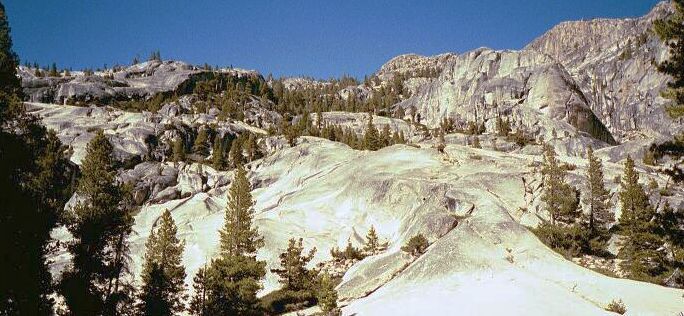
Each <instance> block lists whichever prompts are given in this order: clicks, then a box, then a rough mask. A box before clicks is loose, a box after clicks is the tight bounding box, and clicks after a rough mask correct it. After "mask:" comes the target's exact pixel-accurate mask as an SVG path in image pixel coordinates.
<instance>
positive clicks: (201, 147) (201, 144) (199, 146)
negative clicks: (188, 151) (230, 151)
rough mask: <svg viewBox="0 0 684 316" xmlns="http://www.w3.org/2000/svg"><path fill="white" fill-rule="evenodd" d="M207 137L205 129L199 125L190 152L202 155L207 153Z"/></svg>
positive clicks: (204, 155)
mask: <svg viewBox="0 0 684 316" xmlns="http://www.w3.org/2000/svg"><path fill="white" fill-rule="evenodd" d="M208 143H209V137H208V136H207V129H206V128H203V127H200V128H199V131H198V132H197V137H196V138H195V143H194V144H193V145H192V152H193V153H195V154H198V155H200V156H202V157H206V156H207V155H208V154H209V146H208Z"/></svg>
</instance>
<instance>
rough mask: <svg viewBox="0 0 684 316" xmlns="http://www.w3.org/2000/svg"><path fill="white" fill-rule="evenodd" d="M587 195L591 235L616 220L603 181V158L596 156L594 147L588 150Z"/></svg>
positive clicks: (586, 201) (585, 201)
mask: <svg viewBox="0 0 684 316" xmlns="http://www.w3.org/2000/svg"><path fill="white" fill-rule="evenodd" d="M587 160H588V161H589V167H588V168H587V186H588V188H587V196H586V197H585V200H584V203H586V204H587V205H588V206H589V221H588V222H589V223H588V224H589V230H590V232H591V235H594V234H595V233H596V232H597V231H600V230H604V229H605V226H606V225H607V224H609V223H610V222H612V221H613V220H614V215H613V213H612V212H611V205H610V195H609V192H608V190H606V186H605V184H604V183H603V165H602V164H601V159H599V158H598V157H596V156H594V149H593V148H591V146H589V149H588V150H587Z"/></svg>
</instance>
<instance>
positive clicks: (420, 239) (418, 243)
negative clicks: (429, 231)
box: [401, 234, 429, 256]
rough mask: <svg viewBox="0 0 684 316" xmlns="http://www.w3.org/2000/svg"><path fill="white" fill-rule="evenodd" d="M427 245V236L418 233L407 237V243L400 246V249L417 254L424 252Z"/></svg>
mask: <svg viewBox="0 0 684 316" xmlns="http://www.w3.org/2000/svg"><path fill="white" fill-rule="evenodd" d="M428 246H429V244H428V240H427V238H425V236H423V234H418V235H415V236H413V237H411V239H409V241H408V243H406V245H405V246H404V247H401V250H403V251H405V252H408V253H410V254H412V255H414V256H419V255H421V254H423V253H424V252H425V249H427V247H428Z"/></svg>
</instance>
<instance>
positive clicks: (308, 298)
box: [261, 289, 318, 315]
mask: <svg viewBox="0 0 684 316" xmlns="http://www.w3.org/2000/svg"><path fill="white" fill-rule="evenodd" d="M317 303H318V300H317V299H316V294H315V293H314V292H313V291H310V290H301V291H292V290H287V289H280V290H277V291H273V292H271V293H269V294H267V295H265V296H264V297H262V298H261V307H262V308H263V309H264V311H266V313H267V314H268V315H278V314H283V313H289V312H293V311H297V310H301V309H304V308H307V307H311V306H314V305H316V304H317Z"/></svg>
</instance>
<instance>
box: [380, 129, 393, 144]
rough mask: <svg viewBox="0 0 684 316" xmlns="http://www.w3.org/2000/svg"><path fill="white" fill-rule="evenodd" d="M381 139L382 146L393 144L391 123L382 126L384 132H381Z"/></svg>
mask: <svg viewBox="0 0 684 316" xmlns="http://www.w3.org/2000/svg"><path fill="white" fill-rule="evenodd" d="M380 140H381V143H382V147H386V146H389V145H392V133H391V132H390V128H389V124H387V125H385V126H384V127H383V128H382V133H381V134H380Z"/></svg>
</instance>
